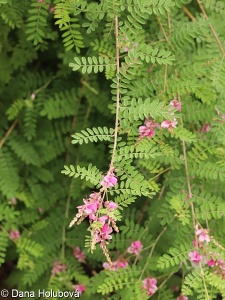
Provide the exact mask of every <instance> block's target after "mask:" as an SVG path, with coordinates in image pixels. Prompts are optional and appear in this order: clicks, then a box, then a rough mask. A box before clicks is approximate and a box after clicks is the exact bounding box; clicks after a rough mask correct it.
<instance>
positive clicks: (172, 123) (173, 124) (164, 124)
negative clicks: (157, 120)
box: [161, 118, 177, 132]
mask: <svg viewBox="0 0 225 300" xmlns="http://www.w3.org/2000/svg"><path fill="white" fill-rule="evenodd" d="M176 126H177V120H176V118H174V119H173V121H172V120H165V121H163V122H162V123H161V127H162V128H166V129H168V130H169V131H170V132H172V130H173V128H176Z"/></svg>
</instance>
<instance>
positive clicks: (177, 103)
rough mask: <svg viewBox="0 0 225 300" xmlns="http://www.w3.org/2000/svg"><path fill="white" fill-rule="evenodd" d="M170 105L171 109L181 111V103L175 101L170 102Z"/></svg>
mask: <svg viewBox="0 0 225 300" xmlns="http://www.w3.org/2000/svg"><path fill="white" fill-rule="evenodd" d="M170 105H171V106H172V108H176V109H177V110H178V111H181V102H179V101H177V100H176V99H174V100H171V101H170Z"/></svg>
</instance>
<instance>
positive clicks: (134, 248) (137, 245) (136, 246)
mask: <svg viewBox="0 0 225 300" xmlns="http://www.w3.org/2000/svg"><path fill="white" fill-rule="evenodd" d="M142 248H143V245H142V243H141V242H140V241H136V242H133V243H132V244H131V246H130V247H129V248H128V249H127V252H128V253H131V254H135V255H139V253H140V252H141V250H142Z"/></svg>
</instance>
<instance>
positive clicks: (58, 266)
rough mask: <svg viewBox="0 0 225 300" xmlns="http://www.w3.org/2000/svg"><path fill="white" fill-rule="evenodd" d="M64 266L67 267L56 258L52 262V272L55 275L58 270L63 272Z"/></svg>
mask: <svg viewBox="0 0 225 300" xmlns="http://www.w3.org/2000/svg"><path fill="white" fill-rule="evenodd" d="M66 268H67V265H66V264H62V263H60V261H58V260H56V261H55V262H54V264H53V268H52V274H53V275H56V274H58V273H60V272H65V270H66Z"/></svg>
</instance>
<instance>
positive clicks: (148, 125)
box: [139, 119, 159, 138]
mask: <svg viewBox="0 0 225 300" xmlns="http://www.w3.org/2000/svg"><path fill="white" fill-rule="evenodd" d="M144 124H145V125H144V126H140V127H139V135H140V137H141V138H143V137H146V136H147V137H150V138H152V137H153V135H154V134H155V127H157V126H159V124H158V123H156V122H155V121H151V120H149V119H146V120H145V123H144Z"/></svg>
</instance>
